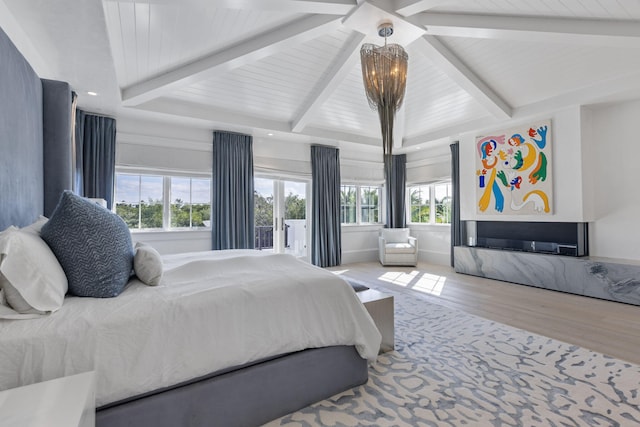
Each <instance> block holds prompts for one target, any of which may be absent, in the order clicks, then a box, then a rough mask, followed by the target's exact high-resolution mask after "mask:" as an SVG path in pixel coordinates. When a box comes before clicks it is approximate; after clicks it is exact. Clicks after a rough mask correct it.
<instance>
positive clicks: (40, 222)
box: [21, 215, 49, 236]
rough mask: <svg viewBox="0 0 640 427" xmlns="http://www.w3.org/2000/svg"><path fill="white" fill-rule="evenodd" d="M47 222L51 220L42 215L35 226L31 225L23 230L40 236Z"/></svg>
mask: <svg viewBox="0 0 640 427" xmlns="http://www.w3.org/2000/svg"><path fill="white" fill-rule="evenodd" d="M47 221H49V219H48V218H47V217H46V216H42V215H40V216H39V217H38V219H37V220H36V221H35V222H34V223H33V224H29V225H27V226H26V227H22V228H21V230H23V231H29V232H31V233H36V234H37V235H38V236H39V235H40V230H42V226H43V225H45V224H46V223H47Z"/></svg>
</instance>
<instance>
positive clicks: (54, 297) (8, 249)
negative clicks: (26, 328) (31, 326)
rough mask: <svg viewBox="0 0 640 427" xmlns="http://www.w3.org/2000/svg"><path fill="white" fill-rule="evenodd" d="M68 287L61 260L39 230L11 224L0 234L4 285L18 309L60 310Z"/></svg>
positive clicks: (23, 311) (0, 274)
mask: <svg viewBox="0 0 640 427" xmlns="http://www.w3.org/2000/svg"><path fill="white" fill-rule="evenodd" d="M67 286H68V283H67V276H66V275H65V274H64V270H62V267H61V266H60V263H59V262H58V260H57V259H56V257H55V255H54V254H53V252H52V251H51V249H50V248H49V246H48V245H47V244H46V243H45V242H44V240H42V239H41V238H40V236H38V235H37V234H36V233H35V232H33V231H24V230H18V229H17V228H15V227H10V228H8V229H7V230H5V231H4V232H2V233H0V288H2V290H3V294H4V295H3V299H4V300H6V302H7V304H8V305H9V306H10V307H11V308H12V309H13V310H14V311H15V312H17V313H20V314H30V315H33V314H38V315H41V314H48V313H52V312H54V311H56V310H58V309H59V308H60V307H62V303H63V302H64V296H65V294H66V293H67ZM0 317H4V318H14V317H6V316H4V315H2V314H0ZM29 317H33V316H29Z"/></svg>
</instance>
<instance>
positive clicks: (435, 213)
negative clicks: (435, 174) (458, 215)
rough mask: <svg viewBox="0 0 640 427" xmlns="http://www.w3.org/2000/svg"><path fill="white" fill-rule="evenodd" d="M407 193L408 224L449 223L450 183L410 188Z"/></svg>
mask: <svg viewBox="0 0 640 427" xmlns="http://www.w3.org/2000/svg"><path fill="white" fill-rule="evenodd" d="M408 193H409V198H408V201H407V203H408V206H409V214H410V220H409V222H411V223H414V224H429V223H435V224H450V223H451V183H448V182H446V183H440V184H431V185H416V186H411V187H408Z"/></svg>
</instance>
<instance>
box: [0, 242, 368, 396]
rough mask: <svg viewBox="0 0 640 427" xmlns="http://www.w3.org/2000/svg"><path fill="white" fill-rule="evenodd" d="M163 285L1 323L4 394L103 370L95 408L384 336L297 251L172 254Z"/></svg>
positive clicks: (348, 293) (338, 285)
mask: <svg viewBox="0 0 640 427" xmlns="http://www.w3.org/2000/svg"><path fill="white" fill-rule="evenodd" d="M163 262H164V277H163V279H162V282H161V284H160V285H159V286H156V287H149V286H145V285H144V284H142V283H141V282H139V281H137V280H132V281H131V282H130V283H129V285H128V286H127V288H126V289H125V291H124V292H123V293H122V294H121V295H120V296H118V297H116V298H107V299H94V298H78V297H67V298H66V299H65V302H64V305H63V306H62V308H61V309H60V310H59V311H58V312H56V313H53V314H52V315H49V316H46V317H43V318H39V319H33V320H19V321H16V320H0V390H5V389H8V388H13V387H17V386H20V385H26V384H31V383H34V382H39V381H44V380H48V379H53V378H57V377H61V376H65V375H72V374H76V373H80V372H84V371H88V370H95V371H96V375H97V386H96V387H97V390H96V405H97V406H102V405H105V404H107V403H110V402H114V401H117V400H120V399H124V398H127V397H130V396H134V395H137V394H140V393H144V392H148V391H151V390H155V389H158V388H161V387H166V386H170V385H173V384H176V383H179V382H182V381H186V380H189V379H191V378H195V377H198V376H202V375H205V374H208V373H210V372H213V371H217V370H220V369H224V368H228V367H231V366H235V365H241V364H244V363H248V362H251V361H255V360H258V359H261V358H264V357H269V356H273V355H278V354H282V353H288V352H292V351H297V350H302V349H306V348H315V347H324V346H331V345H355V346H356V348H357V350H358V352H359V354H360V355H361V356H362V357H363V358H366V359H368V360H370V361H373V360H375V358H376V356H377V353H378V348H379V346H380V333H379V332H378V330H377V329H376V327H375V325H374V323H373V321H372V320H371V317H370V316H369V314H368V313H367V311H366V309H365V308H364V306H363V305H362V304H361V303H360V301H359V299H358V297H357V295H356V294H355V293H354V292H353V290H352V289H351V287H350V286H349V285H348V284H347V283H346V282H345V281H344V280H342V279H341V278H339V277H337V276H335V275H334V274H333V273H331V272H328V271H326V270H322V269H320V268H317V267H314V266H312V265H309V264H306V263H304V262H301V261H298V260H296V259H295V258H293V257H292V256H290V255H274V254H265V253H263V252H259V251H211V252H198V253H190V254H181V255H170V256H165V257H164V258H163Z"/></svg>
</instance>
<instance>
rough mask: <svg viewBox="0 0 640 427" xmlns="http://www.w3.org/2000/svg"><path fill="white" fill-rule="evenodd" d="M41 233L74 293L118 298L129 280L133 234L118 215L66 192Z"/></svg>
mask: <svg viewBox="0 0 640 427" xmlns="http://www.w3.org/2000/svg"><path fill="white" fill-rule="evenodd" d="M40 235H41V237H42V239H43V240H44V241H45V242H47V244H48V245H49V247H51V250H52V251H53V253H54V254H55V256H56V258H58V262H60V265H61V266H62V269H63V270H64V272H65V274H66V275H67V280H68V281H69V292H70V293H71V294H73V295H77V296H81V297H96V298H108V297H115V296H118V295H119V294H120V292H122V290H123V289H124V287H125V286H126V284H127V282H128V281H129V277H130V276H131V273H132V270H133V244H132V243H131V233H130V232H129V229H128V228H127V225H126V224H125V223H124V221H123V220H122V219H121V218H120V217H119V216H118V215H116V214H114V213H112V212H110V211H108V210H107V209H105V208H103V207H102V206H99V205H97V204H95V203H93V202H92V201H90V200H88V199H85V198H83V197H80V196H77V195H75V194H73V193H72V192H70V191H65V192H64V193H63V194H62V197H61V198H60V201H59V202H58V206H56V209H55V210H54V211H53V214H52V215H51V218H50V219H49V221H48V222H47V223H46V224H45V225H44V226H43V227H42V231H41V232H40Z"/></svg>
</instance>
